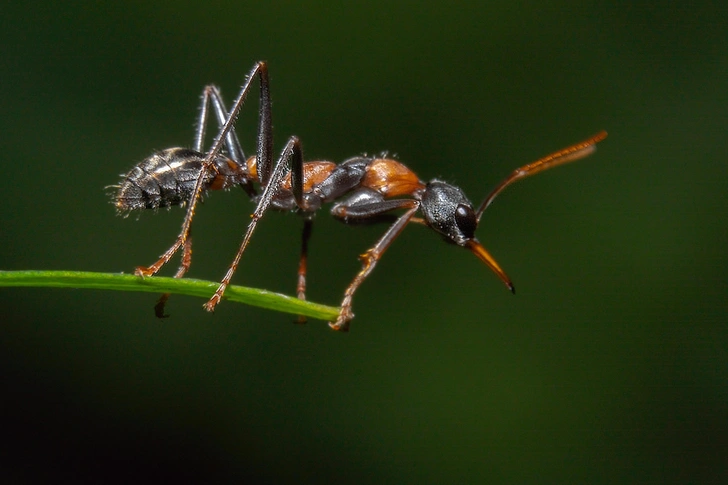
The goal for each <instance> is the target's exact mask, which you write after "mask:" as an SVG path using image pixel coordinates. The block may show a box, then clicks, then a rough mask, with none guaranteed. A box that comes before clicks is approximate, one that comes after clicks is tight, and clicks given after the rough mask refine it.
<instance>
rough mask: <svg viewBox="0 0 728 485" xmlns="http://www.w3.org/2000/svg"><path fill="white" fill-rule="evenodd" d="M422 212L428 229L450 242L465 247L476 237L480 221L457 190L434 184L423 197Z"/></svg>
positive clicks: (444, 183) (466, 199)
mask: <svg viewBox="0 0 728 485" xmlns="http://www.w3.org/2000/svg"><path fill="white" fill-rule="evenodd" d="M421 209H422V213H423V214H424V216H425V220H426V221H427V225H428V226H430V227H431V228H433V229H434V230H435V231H437V232H439V233H440V234H442V235H443V236H445V239H447V240H448V241H450V242H453V243H455V244H457V245H458V246H465V244H466V242H467V241H469V240H471V239H473V238H474V237H475V229H477V227H478V220H477V218H476V216H475V211H474V210H473V204H472V203H471V202H470V201H469V200H468V198H467V197H465V194H463V191H462V190H460V189H459V188H458V187H455V186H454V185H450V184H448V183H446V182H442V181H440V180H433V181H431V182H430V183H429V184H427V186H426V188H425V191H424V193H423V194H422V205H421Z"/></svg>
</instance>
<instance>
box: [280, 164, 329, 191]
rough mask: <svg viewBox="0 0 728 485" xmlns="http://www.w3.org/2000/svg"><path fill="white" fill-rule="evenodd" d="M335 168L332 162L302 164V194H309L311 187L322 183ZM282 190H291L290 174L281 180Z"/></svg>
mask: <svg viewBox="0 0 728 485" xmlns="http://www.w3.org/2000/svg"><path fill="white" fill-rule="evenodd" d="M335 168H336V164H335V163H334V162H306V163H304V164H303V193H304V194H307V193H309V192H311V190H312V189H313V186H314V185H316V184H318V183H321V182H323V181H324V180H326V178H327V177H328V176H329V175H331V172H332V171H333V170H334V169H335ZM282 188H283V189H285V190H291V173H290V172H289V173H288V175H286V178H284V179H283V183H282Z"/></svg>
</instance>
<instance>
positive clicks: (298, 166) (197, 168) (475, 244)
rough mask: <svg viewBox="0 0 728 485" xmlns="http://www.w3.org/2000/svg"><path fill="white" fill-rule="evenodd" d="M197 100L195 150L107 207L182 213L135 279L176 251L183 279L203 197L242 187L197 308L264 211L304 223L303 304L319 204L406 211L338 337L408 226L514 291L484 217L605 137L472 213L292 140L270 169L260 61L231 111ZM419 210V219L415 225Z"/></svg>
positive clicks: (451, 196)
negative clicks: (310, 157) (254, 139)
mask: <svg viewBox="0 0 728 485" xmlns="http://www.w3.org/2000/svg"><path fill="white" fill-rule="evenodd" d="M255 78H258V80H259V86H260V102H259V123H258V143H257V153H256V155H255V156H252V157H249V158H246V157H245V155H244V154H243V150H242V148H241V145H240V142H239V141H238V139H237V136H236V134H235V131H234V129H233V128H234V124H235V120H236V118H237V115H238V113H239V111H240V109H241V107H242V105H243V103H244V101H245V99H246V97H247V95H248V92H249V91H250V89H251V87H252V84H253V81H254V79H255ZM202 99H203V101H202V106H201V110H200V120H199V124H198V129H197V134H196V138H195V144H194V148H193V149H184V148H171V149H167V150H163V151H161V152H158V153H155V154H154V155H152V156H151V157H149V158H147V159H146V160H144V161H143V162H142V163H140V164H139V165H137V166H136V167H134V168H133V169H132V171H131V172H129V174H127V175H126V176H125V178H124V179H123V180H122V182H121V184H120V185H119V186H118V192H117V194H116V196H115V197H114V203H115V205H116V207H117V209H118V210H119V211H122V212H127V211H132V210H137V209H150V208H151V209H156V208H159V207H167V206H172V205H185V204H186V205H187V213H186V215H185V219H184V222H183V225H182V231H181V232H180V234H179V236H178V237H177V240H176V241H175V243H174V244H173V245H172V246H171V247H170V248H169V249H168V250H167V252H165V253H164V254H163V255H162V256H161V258H160V259H159V260H158V261H157V262H155V263H154V264H153V265H152V266H150V267H138V268H137V269H136V274H138V275H140V276H150V275H153V274H155V273H157V271H159V269H160V268H161V267H162V266H163V265H164V264H166V263H167V262H168V261H169V260H170V259H171V258H172V256H174V254H175V253H176V252H177V251H178V250H179V249H180V248H182V250H183V255H182V264H181V265H180V268H179V270H178V271H177V273H176V275H175V277H182V276H183V275H184V274H185V273H186V271H187V270H188V269H189V266H190V263H191V251H192V250H191V238H190V226H191V222H192V218H193V216H194V213H195V209H196V206H197V202H198V201H199V199H200V197H201V196H202V194H204V193H205V192H207V191H209V190H220V189H227V188H230V187H233V186H235V185H239V186H241V187H242V188H243V189H244V190H245V191H246V192H247V193H248V194H249V195H250V196H251V197H253V199H254V200H255V201H256V202H257V206H256V209H255V211H254V213H253V215H252V219H251V222H250V224H249V225H248V228H247V230H246V232H245V235H244V236H243V240H242V242H241V244H240V247H239V249H238V252H237V253H236V255H235V257H234V259H233V262H232V263H231V265H230V267H229V269H228V271H227V272H226V274H225V276H224V277H223V279H222V280H221V283H220V286H219V287H218V289H217V291H216V292H215V294H214V295H213V296H212V298H210V300H209V301H208V302H207V303H205V305H204V307H205V308H206V309H207V310H208V311H213V310H214V308H215V306H216V305H217V304H218V303H219V302H220V300H221V298H222V295H223V293H224V292H225V288H226V287H227V286H228V284H229V283H230V281H231V279H232V276H233V274H234V273H235V271H236V269H237V266H238V263H239V261H240V258H241V256H242V254H243V252H244V251H245V248H246V247H247V244H248V242H249V240H250V237H251V235H252V233H253V231H254V230H255V227H256V225H257V223H258V221H259V220H260V218H261V217H262V216H263V214H264V213H265V212H266V211H267V210H268V209H269V208H273V209H277V210H282V211H297V212H299V213H300V214H302V215H303V219H304V229H303V237H302V245H301V257H300V262H299V268H298V285H297V292H298V297H299V298H301V299H305V290H306V270H307V252H308V239H309V237H310V234H311V228H312V215H313V213H314V212H315V211H317V210H318V209H319V208H321V206H322V205H323V204H326V203H333V206H332V208H331V214H332V215H333V216H334V217H335V218H337V219H340V220H342V221H343V222H347V223H355V222H368V221H377V220H380V219H391V218H392V214H391V213H392V212H393V211H404V212H403V213H402V214H401V215H399V216H397V217H396V218H395V221H394V223H393V224H392V225H391V226H390V227H389V229H388V230H387V231H386V232H385V233H384V235H383V236H382V237H381V238H380V239H379V240H378V241H377V243H376V244H375V245H374V246H373V247H372V248H370V249H369V250H367V251H366V252H365V253H364V254H362V255H361V256H360V259H361V261H362V266H363V267H362V269H361V271H360V272H359V273H358V274H357V275H356V277H355V278H354V280H353V281H352V282H351V284H350V285H349V286H348V287H347V289H346V291H345V293H344V299H343V301H342V303H341V309H340V313H339V316H338V318H337V320H336V321H335V322H333V323H330V324H329V325H330V326H331V327H332V328H333V329H335V330H343V331H345V330H347V329H348V325H349V321H350V320H351V319H352V318H353V317H354V314H353V313H352V311H351V306H352V298H353V295H354V293H355V291H356V290H357V288H358V287H359V286H360V285H361V283H362V282H363V281H364V279H366V277H367V276H368V275H369V273H370V272H371V271H372V270H373V269H374V267H375V265H376V263H377V261H378V260H379V258H380V257H381V256H382V254H383V253H384V252H385V251H386V249H387V248H388V247H389V245H390V244H391V243H392V242H393V241H394V240H395V239H396V237H397V236H398V235H399V234H400V233H401V232H402V230H403V229H404V228H405V227H406V226H407V224H408V223H410V222H418V223H421V224H425V225H426V226H428V227H430V228H432V229H434V230H435V231H436V232H438V233H439V234H441V235H442V236H443V237H444V238H445V239H446V240H447V241H449V242H452V243H454V244H456V245H458V246H461V247H464V248H467V249H468V250H470V251H471V252H472V253H473V254H475V255H476V256H477V257H478V258H479V259H480V260H481V261H483V262H484V263H485V264H486V265H487V266H488V267H490V269H491V270H493V272H495V273H496V275H498V277H499V278H500V279H501V280H502V281H503V282H504V283H505V284H506V286H507V287H508V288H509V289H510V290H511V291H514V287H513V284H512V282H511V280H510V279H509V278H508V276H507V275H506V274H505V272H504V271H503V270H502V269H501V268H500V266H499V265H498V263H497V262H496V261H495V259H494V258H493V257H492V256H491V255H490V254H489V253H488V251H487V250H486V249H485V248H484V247H483V245H482V244H481V243H480V242H479V241H478V240H477V238H476V237H475V231H476V229H477V227H478V223H479V221H480V217H481V215H482V214H483V211H485V209H486V208H487V207H488V206H489V205H490V203H491V202H492V201H493V199H495V197H496V196H497V195H498V194H499V193H500V192H502V191H503V190H504V189H505V188H506V187H507V186H509V185H510V184H511V183H513V182H515V181H516V180H519V179H521V178H524V177H527V176H529V175H533V174H535V173H538V172H540V171H543V170H546V169H548V168H551V167H555V166H557V165H562V164H564V163H567V162H570V161H574V160H577V159H580V158H582V157H585V156H587V155H589V154H591V153H592V152H593V151H594V149H595V144H596V143H597V142H599V141H601V140H603V139H604V138H605V137H606V136H607V134H606V132H600V133H598V134H597V135H595V136H593V137H591V138H589V139H587V140H585V141H583V142H581V143H577V144H575V145H572V146H570V147H567V148H565V149H563V150H560V151H558V152H555V153H553V154H551V155H548V156H546V157H544V158H542V159H540V160H537V161H536V162H533V163H531V164H528V165H525V166H523V167H521V168H519V169H516V170H515V171H514V172H513V173H512V174H511V175H510V176H509V177H507V178H506V179H505V180H504V181H503V182H501V183H500V184H499V185H498V186H497V187H496V188H495V189H494V190H493V191H492V192H491V193H490V194H489V195H488V196H487V197H486V198H485V200H484V201H483V202H482V203H481V204H480V205H479V206H478V207H477V208H475V207H474V206H473V204H472V203H471V202H470V200H468V198H467V197H466V196H465V194H463V192H462V191H461V190H460V189H459V188H458V187H455V186H454V185H451V184H449V183H447V182H443V181H441V180H432V181H430V182H429V183H424V182H422V181H421V180H420V179H419V178H418V177H417V175H416V174H415V173H414V172H413V171H412V170H410V169H409V168H407V167H406V166H405V165H404V164H402V163H401V162H399V161H397V160H393V159H391V158H386V157H369V156H358V157H353V158H350V159H348V160H346V161H344V162H342V163H340V164H335V163H333V162H328V161H313V162H304V159H303V152H302V149H301V142H300V141H299V140H298V138H296V137H291V138H290V139H289V140H288V142H287V143H286V145H285V147H284V149H283V151H282V153H281V155H280V157H279V158H278V159H277V161H276V162H273V159H272V145H273V136H272V124H271V109H270V106H271V101H270V90H269V81H268V71H267V66H266V64H265V63H263V62H258V63H256V65H255V66H254V67H253V69H252V71H251V72H250V74H249V75H248V78H247V79H246V82H245V83H244V84H243V86H242V88H241V91H240V94H239V95H238V97H237V99H236V100H235V102H234V103H233V105H232V108H231V110H230V112H228V111H227V109H226V107H225V105H224V103H223V100H222V97H221V96H220V92H219V90H218V89H217V88H216V87H214V86H207V87H206V88H205V90H204V92H203V98H202ZM210 103H212V110H213V111H214V114H215V116H216V118H217V121H218V124H219V126H220V131H219V132H218V135H217V137H216V138H215V141H214V142H213V145H212V147H211V148H210V150H209V151H207V152H203V151H202V145H203V139H204V136H205V128H206V124H207V117H208V111H209V109H210ZM256 185H259V186H260V187H261V188H262V193H261V194H257V192H256ZM418 212H419V213H421V216H422V217H415V215H416V214H417V213H418ZM167 296H168V295H164V296H163V297H162V299H161V300H160V303H159V304H158V306H157V313H158V315H160V316H161V314H162V309H163V306H164V302H165V301H166V298H167Z"/></svg>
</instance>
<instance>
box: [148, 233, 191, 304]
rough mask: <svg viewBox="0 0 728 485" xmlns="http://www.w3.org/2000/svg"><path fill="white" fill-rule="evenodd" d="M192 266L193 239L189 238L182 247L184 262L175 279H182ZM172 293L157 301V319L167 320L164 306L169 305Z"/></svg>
mask: <svg viewBox="0 0 728 485" xmlns="http://www.w3.org/2000/svg"><path fill="white" fill-rule="evenodd" d="M191 264H192V237H191V236H188V237H187V240H186V241H185V244H184V246H183V247H182V262H181V263H180V265H179V268H178V269H177V272H176V273H175V274H174V278H182V277H183V276H184V275H185V273H187V271H189V269H190V265H191ZM171 295H172V294H171V293H163V294H162V296H160V297H159V300H157V303H156V304H155V305H154V315H156V317H157V318H167V317H169V315H167V314H165V313H164V306H165V305H166V304H167V300H169V297H170V296H171Z"/></svg>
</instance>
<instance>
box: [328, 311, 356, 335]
mask: <svg viewBox="0 0 728 485" xmlns="http://www.w3.org/2000/svg"><path fill="white" fill-rule="evenodd" d="M353 318H354V314H353V313H352V312H351V309H350V308H342V309H341V313H339V318H337V319H336V322H334V323H331V322H329V327H331V328H332V329H333V330H336V331H337V332H348V331H349V322H350V321H351V320H352V319H353Z"/></svg>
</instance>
